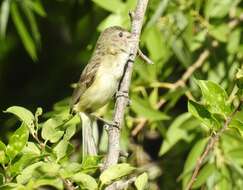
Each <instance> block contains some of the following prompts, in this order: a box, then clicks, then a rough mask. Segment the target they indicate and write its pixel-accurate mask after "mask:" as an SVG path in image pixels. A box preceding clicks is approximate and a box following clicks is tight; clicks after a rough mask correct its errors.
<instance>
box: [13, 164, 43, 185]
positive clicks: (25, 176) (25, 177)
mask: <svg viewBox="0 0 243 190" xmlns="http://www.w3.org/2000/svg"><path fill="white" fill-rule="evenodd" d="M43 163H44V162H42V161H40V162H36V163H34V164H32V165H29V166H28V167H26V168H25V169H24V170H23V171H22V172H21V174H20V175H18V176H17V178H16V179H17V182H18V183H20V184H26V183H27V182H28V181H29V180H30V179H31V178H32V177H33V173H34V172H35V170H36V168H38V167H40V166H41V165H42V164H43Z"/></svg>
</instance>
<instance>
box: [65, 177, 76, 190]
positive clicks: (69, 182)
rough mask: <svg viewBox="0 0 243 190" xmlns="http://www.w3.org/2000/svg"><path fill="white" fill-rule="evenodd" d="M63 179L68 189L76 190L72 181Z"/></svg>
mask: <svg viewBox="0 0 243 190" xmlns="http://www.w3.org/2000/svg"><path fill="white" fill-rule="evenodd" d="M62 181H63V184H64V187H65V189H67V190H75V187H74V186H73V184H72V182H71V181H69V180H67V179H62Z"/></svg>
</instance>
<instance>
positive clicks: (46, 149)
mask: <svg viewBox="0 0 243 190" xmlns="http://www.w3.org/2000/svg"><path fill="white" fill-rule="evenodd" d="M135 5H136V0H127V1H121V0H114V1H108V0H92V1H85V0H79V1H65V0H59V1H57V0H56V1H48V0H44V1H40V0H21V1H19V0H2V1H1V3H0V6H1V9H0V35H1V39H0V109H1V110H6V111H5V112H6V113H4V114H1V118H0V125H1V137H2V138H1V139H2V140H1V141H0V163H1V166H2V167H1V169H0V185H2V186H1V188H4V189H26V188H27V189H36V188H39V187H42V186H45V187H50V186H51V187H52V188H55V189H64V188H67V185H68V184H69V183H70V182H71V183H72V184H73V185H74V186H78V187H79V188H80V189H97V188H98V189H103V188H105V187H106V186H107V185H109V184H110V183H112V182H114V181H117V180H120V179H123V180H124V179H129V178H131V177H132V176H136V179H135V181H134V183H133V187H131V189H135V188H136V189H139V190H141V189H146V188H148V189H151V190H153V189H171V190H173V189H185V187H186V185H187V183H188V181H189V180H190V178H191V176H192V172H193V170H194V168H195V165H196V162H197V160H198V158H199V157H200V155H201V154H202V153H203V151H204V149H205V147H206V146H207V142H208V140H209V139H210V138H211V136H213V134H215V133H217V132H218V131H219V130H220V129H222V127H223V126H224V124H225V121H226V120H227V119H228V118H229V117H231V114H232V113H233V112H234V111H235V109H236V108H237V107H238V105H239V104H240V101H242V97H243V93H242V92H243V90H242V89H243V85H242V81H243V80H242V76H243V74H242V73H243V71H242V60H243V43H242V42H243V41H242V35H241V33H242V26H241V24H242V18H243V16H242V15H243V10H242V5H243V2H242V1H241V0H222V1H218V0H207V1H203V0H196V1H192V0H188V1H185V0H174V1H168V0H150V2H149V7H148V10H147V13H146V18H145V23H144V27H143V32H142V35H141V40H140V47H141V49H142V50H143V52H145V53H146V54H147V55H148V57H150V58H151V59H152V60H153V62H154V65H147V64H145V63H144V62H143V61H142V60H141V59H140V58H137V60H136V63H135V64H134V73H133V79H132V84H131V88H130V89H131V90H130V95H131V102H132V103H131V106H130V107H129V108H128V109H127V112H126V117H125V122H124V126H123V130H122V136H121V145H122V150H123V151H126V152H128V153H129V157H128V158H124V157H121V160H120V162H121V163H120V164H118V165H115V166H113V167H111V168H109V169H108V170H106V171H105V172H103V173H101V172H100V170H99V168H100V166H101V164H102V163H103V160H104V155H105V154H106V147H107V135H106V132H105V130H103V129H101V130H99V137H100V140H99V149H100V156H97V157H87V158H85V159H83V158H82V156H81V152H82V151H81V146H82V145H81V140H80V138H81V137H80V136H81V135H80V125H79V119H78V118H77V117H70V115H69V113H68V109H69V108H68V106H69V105H68V102H69V98H68V97H70V95H71V91H72V89H71V88H69V85H70V84H71V83H73V82H75V81H77V79H78V75H79V74H80V72H81V68H80V65H81V66H82V67H83V66H84V65H85V64H86V63H87V61H88V59H89V57H90V56H91V52H92V49H93V47H94V45H95V41H96V39H97V35H98V31H102V30H103V29H104V28H106V27H108V26H111V25H120V26H123V27H124V28H127V29H129V27H130V20H129V17H128V11H129V10H133V9H134V7H135ZM23 49H24V51H23ZM203 55H204V56H203ZM202 57H203V58H202ZM200 61H201V62H200ZM187 71H189V72H187ZM188 73H189V74H188ZM186 74H187V75H186ZM62 99H63V100H62ZM60 100H61V101H60ZM56 102H57V103H56ZM53 104H54V106H53V108H51V106H52V105H53ZM12 105H22V106H23V107H22V106H12ZM37 105H41V107H43V109H44V110H47V111H46V112H45V113H44V114H43V113H42V109H41V108H38V109H37V110H36V111H35V112H34V111H33V110H34V109H35V108H36V107H38V106H37ZM113 107H114V106H113V103H111V104H110V105H108V106H106V107H105V108H104V109H102V110H99V114H100V115H101V116H103V117H105V118H106V119H110V118H111V115H112V110H113ZM27 108H28V109H27ZM10 114H13V115H15V116H16V117H12V116H10ZM242 118H243V112H242V110H241V109H240V110H239V111H238V112H237V113H236V114H235V115H234V116H233V118H232V121H231V122H230V124H229V126H228V127H227V129H226V131H225V132H224V133H223V134H222V135H221V136H220V138H219V140H218V141H217V143H216V144H215V147H214V148H213V150H212V151H211V152H210V153H209V154H208V155H207V157H206V159H205V160H204V162H203V165H202V168H201V169H200V171H199V174H198V176H197V180H196V181H195V182H194V184H193V189H201V188H204V189H210V190H211V189H223V190H224V189H225V190H230V189H235V190H237V189H239V190H240V189H241V186H242V184H243V180H242V175H243V160H242V153H243V149H242V143H243V137H242V135H243V131H242V130H243V119H242ZM98 124H99V125H100V124H101V123H98ZM101 125H102V124H101ZM13 127H15V129H13Z"/></svg>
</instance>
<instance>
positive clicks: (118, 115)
mask: <svg viewBox="0 0 243 190" xmlns="http://www.w3.org/2000/svg"><path fill="white" fill-rule="evenodd" d="M147 4H148V0H138V2H137V6H136V10H135V12H134V15H132V16H133V18H132V27H131V33H132V38H133V44H132V46H131V52H130V56H129V59H128V61H127V67H126V68H125V71H124V76H123V78H122V81H121V83H120V87H119V91H120V92H123V93H124V92H128V90H129V86H130V82H131V75H132V70H133V62H134V60H135V58H136V55H137V51H138V44H139V37H140V33H141V29H142V24H143V18H144V15H145V11H146V8H147ZM127 104H128V98H126V97H124V96H119V97H117V100H116V104H115V111H114V117H113V122H114V123H117V124H118V127H115V126H111V127H109V130H108V139H109V143H108V154H107V158H106V160H105V163H104V168H103V169H107V168H108V167H109V166H111V165H114V164H116V163H117V162H118V158H119V152H120V142H119V141H120V128H121V124H122V121H123V117H124V112H125V108H126V106H127Z"/></svg>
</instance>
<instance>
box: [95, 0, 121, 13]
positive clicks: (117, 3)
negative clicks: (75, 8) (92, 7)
mask: <svg viewBox="0 0 243 190" xmlns="http://www.w3.org/2000/svg"><path fill="white" fill-rule="evenodd" d="M92 1H93V2H94V3H96V4H97V5H99V6H100V7H102V8H103V9H105V10H107V11H110V12H113V13H120V12H122V11H123V9H124V8H125V5H124V3H123V2H122V1H121V0H113V1H109V0H92Z"/></svg>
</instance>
